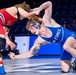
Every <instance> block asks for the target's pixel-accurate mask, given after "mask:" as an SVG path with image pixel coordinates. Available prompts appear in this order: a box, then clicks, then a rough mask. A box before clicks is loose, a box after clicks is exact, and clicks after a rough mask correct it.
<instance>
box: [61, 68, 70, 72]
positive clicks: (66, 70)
mask: <svg viewBox="0 0 76 75" xmlns="http://www.w3.org/2000/svg"><path fill="white" fill-rule="evenodd" d="M69 71H70V69H68V68H65V69H62V72H63V73H68V72H69Z"/></svg>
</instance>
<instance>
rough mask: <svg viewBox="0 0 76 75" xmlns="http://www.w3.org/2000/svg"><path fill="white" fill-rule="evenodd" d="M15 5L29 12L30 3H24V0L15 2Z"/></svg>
mask: <svg viewBox="0 0 76 75" xmlns="http://www.w3.org/2000/svg"><path fill="white" fill-rule="evenodd" d="M15 7H20V8H22V9H24V10H26V11H27V12H30V5H28V4H26V2H25V1H24V2H23V3H21V4H16V5H15Z"/></svg>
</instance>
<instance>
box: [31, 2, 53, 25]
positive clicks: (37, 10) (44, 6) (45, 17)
mask: <svg viewBox="0 0 76 75" xmlns="http://www.w3.org/2000/svg"><path fill="white" fill-rule="evenodd" d="M42 10H45V12H44V15H43V23H44V24H46V25H47V24H49V22H48V21H50V19H51V15H52V2H51V1H47V2H45V3H43V4H42V5H40V6H39V7H38V8H35V9H34V10H33V11H32V12H33V13H34V14H36V15H38V14H39V13H40V11H42Z"/></svg>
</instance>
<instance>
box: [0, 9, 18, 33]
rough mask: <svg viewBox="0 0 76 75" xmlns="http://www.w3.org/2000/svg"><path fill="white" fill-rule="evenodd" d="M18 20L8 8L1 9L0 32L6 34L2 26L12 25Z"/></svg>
mask: <svg viewBox="0 0 76 75" xmlns="http://www.w3.org/2000/svg"><path fill="white" fill-rule="evenodd" d="M16 21H17V18H15V17H13V16H11V15H10V14H9V13H8V12H7V11H6V9H1V10H0V34H4V30H3V27H2V26H12V25H13V24H14V23H15V22H16Z"/></svg>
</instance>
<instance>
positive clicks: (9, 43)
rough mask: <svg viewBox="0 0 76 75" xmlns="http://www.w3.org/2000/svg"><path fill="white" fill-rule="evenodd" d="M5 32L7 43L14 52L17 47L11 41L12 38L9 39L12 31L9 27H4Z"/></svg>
mask: <svg viewBox="0 0 76 75" xmlns="http://www.w3.org/2000/svg"><path fill="white" fill-rule="evenodd" d="M3 29H4V31H5V39H6V43H7V44H8V45H9V46H10V48H11V50H14V49H15V47H16V45H15V44H14V43H13V42H12V41H11V40H10V38H9V37H8V34H9V31H10V29H9V28H7V27H5V26H4V27H3Z"/></svg>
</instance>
